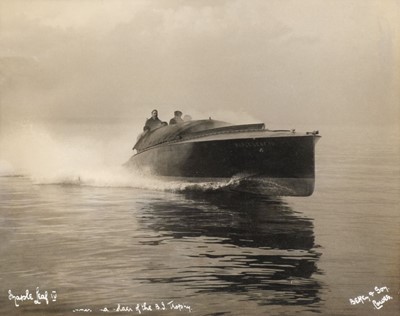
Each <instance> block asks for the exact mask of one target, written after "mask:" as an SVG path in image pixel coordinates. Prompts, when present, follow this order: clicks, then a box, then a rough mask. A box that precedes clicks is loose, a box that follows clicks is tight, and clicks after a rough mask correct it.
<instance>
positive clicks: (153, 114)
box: [143, 110, 165, 131]
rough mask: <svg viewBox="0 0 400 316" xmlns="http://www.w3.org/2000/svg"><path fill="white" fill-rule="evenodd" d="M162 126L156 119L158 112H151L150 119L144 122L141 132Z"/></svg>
mask: <svg viewBox="0 0 400 316" xmlns="http://www.w3.org/2000/svg"><path fill="white" fill-rule="evenodd" d="M162 125H165V124H163V122H161V120H160V119H159V118H158V111H157V110H153V111H151V117H150V118H149V119H147V120H146V123H145V124H144V128H143V130H144V131H149V130H153V129H156V128H158V127H161V126H162Z"/></svg>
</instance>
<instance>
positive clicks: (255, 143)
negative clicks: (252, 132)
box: [235, 141, 273, 148]
mask: <svg viewBox="0 0 400 316" xmlns="http://www.w3.org/2000/svg"><path fill="white" fill-rule="evenodd" d="M267 146H269V147H271V146H273V145H272V144H271V143H268V142H263V141H253V142H242V143H236V144H235V147H237V148H251V147H267Z"/></svg>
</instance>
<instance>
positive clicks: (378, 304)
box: [349, 286, 393, 309]
mask: <svg viewBox="0 0 400 316" xmlns="http://www.w3.org/2000/svg"><path fill="white" fill-rule="evenodd" d="M387 293H389V288H388V287H387V286H383V287H378V286H375V287H374V290H373V291H370V292H368V294H366V295H359V296H357V297H355V298H350V299H349V301H350V304H351V305H357V304H364V303H365V302H368V303H372V305H373V306H374V308H375V309H381V308H382V307H383V305H384V304H385V303H386V302H388V301H390V300H392V299H393V297H392V296H390V295H389V294H387Z"/></svg>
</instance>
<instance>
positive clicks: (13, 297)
mask: <svg viewBox="0 0 400 316" xmlns="http://www.w3.org/2000/svg"><path fill="white" fill-rule="evenodd" d="M8 300H9V301H14V304H15V307H19V306H20V304H22V303H23V302H26V301H33V303H34V304H42V303H46V305H49V302H55V301H57V292H56V291H51V293H50V295H49V292H48V291H44V292H41V291H40V288H39V287H37V288H36V291H35V292H30V290H26V291H25V293H24V294H19V295H18V294H14V293H13V292H12V291H11V290H8Z"/></svg>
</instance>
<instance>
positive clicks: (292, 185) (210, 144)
mask: <svg viewBox="0 0 400 316" xmlns="http://www.w3.org/2000/svg"><path fill="white" fill-rule="evenodd" d="M316 139H318V138H317V137H316V136H315V135H303V136H300V135H299V136H297V135H296V136H290V135H289V136H282V137H262V138H239V139H221V140H212V141H202V140H201V139H199V140H196V141H183V142H175V143H167V144H160V145H158V146H155V147H152V148H150V149H148V150H145V151H142V152H140V153H138V154H136V155H134V156H133V157H132V158H131V159H130V161H129V162H128V166H132V167H134V168H136V169H139V170H141V171H143V172H145V173H149V174H152V175H157V176H168V177H183V178H191V179H193V180H194V179H196V180H200V179H210V178H211V179H217V178H218V179H221V178H223V179H231V178H234V179H235V178H236V179H237V182H236V183H235V182H234V183H233V185H232V187H231V188H232V189H234V190H240V191H247V192H254V193H263V194H270V195H292V196H308V195H311V194H312V193H313V191H314V179H315V170H314V166H315V162H314V156H315V155H314V147H315V142H316Z"/></svg>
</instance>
